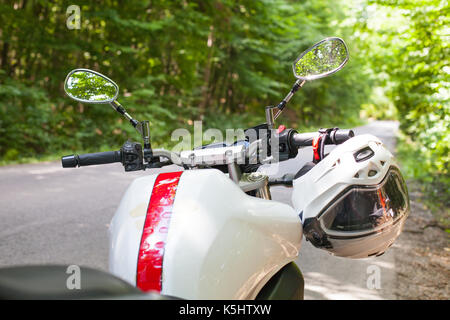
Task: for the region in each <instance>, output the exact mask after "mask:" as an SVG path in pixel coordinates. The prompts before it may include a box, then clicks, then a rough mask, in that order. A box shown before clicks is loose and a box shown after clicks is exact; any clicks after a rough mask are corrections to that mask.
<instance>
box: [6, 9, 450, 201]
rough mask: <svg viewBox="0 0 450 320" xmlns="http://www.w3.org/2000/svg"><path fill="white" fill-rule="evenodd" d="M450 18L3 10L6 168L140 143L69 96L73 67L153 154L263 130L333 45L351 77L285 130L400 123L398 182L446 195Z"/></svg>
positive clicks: (299, 103)
mask: <svg viewBox="0 0 450 320" xmlns="http://www.w3.org/2000/svg"><path fill="white" fill-rule="evenodd" d="M74 7H75V10H69V9H71V8H74ZM76 8H78V12H77V10H76ZM78 13H79V14H78ZM449 20H450V10H449V5H448V1H446V0H399V1H395V0H356V1H344V0H303V1H294V0H242V1H237V0H173V1H170V0H149V1H135V0H133V1H121V0H106V1H73V0H72V1H65V0H53V1H43V0H13V1H5V0H1V1H0V22H1V23H0V164H9V163H17V162H19V163H20V162H28V161H33V160H36V159H37V160H43V159H48V158H49V157H50V158H52V157H54V158H52V159H56V158H57V157H55V156H60V155H63V154H67V153H73V152H78V153H81V152H88V151H91V152H92V151H106V150H115V149H118V148H119V147H120V146H121V144H122V143H123V142H124V141H125V140H126V139H128V138H130V139H134V140H136V139H137V136H136V133H135V132H134V129H133V128H132V127H131V126H130V125H129V124H128V123H126V122H125V121H124V120H123V119H122V118H120V117H119V116H118V115H117V114H116V113H114V112H113V110H112V109H111V108H110V107H108V106H106V105H86V104H81V103H78V102H75V101H73V100H71V99H69V98H68V97H67V95H66V94H65V93H64V88H63V85H64V79H65V77H66V75H67V73H68V72H70V71H71V70H73V69H75V68H89V69H93V70H96V71H98V72H101V73H103V74H105V75H106V76H107V77H109V78H111V79H113V80H114V81H115V82H116V83H117V84H118V85H119V87H120V94H119V101H120V103H121V104H122V105H123V106H125V107H126V108H127V110H128V112H129V113H130V114H132V115H133V116H134V117H136V118H138V119H148V120H150V124H151V132H152V144H153V146H170V145H171V143H173V142H172V141H170V134H171V132H172V131H173V130H174V129H176V128H187V129H188V130H191V128H192V124H193V121H196V120H202V121H203V127H210V128H219V129H222V130H224V129H227V128H247V127H249V126H252V125H256V124H258V123H261V122H263V121H264V108H265V106H268V105H274V104H278V103H279V102H280V101H281V99H282V98H283V97H284V96H285V95H286V93H287V92H288V91H289V89H290V87H291V86H292V84H293V82H294V81H295V78H294V77H293V74H292V63H293V61H294V60H295V59H296V57H297V56H298V55H299V54H300V53H301V52H302V51H303V50H305V49H307V48H308V47H310V46H311V45H313V44H314V43H316V42H317V41H319V40H321V39H323V38H325V37H328V36H337V37H341V38H343V39H344V40H345V42H346V43H347V46H348V48H349V52H350V59H349V62H348V63H347V65H346V67H345V68H344V69H343V70H341V71H340V72H338V73H336V74H334V75H333V76H331V77H328V78H323V79H319V80H316V81H313V82H308V83H307V85H305V86H304V87H303V88H302V90H300V91H299V92H298V93H297V94H296V96H295V97H294V98H293V99H292V101H291V102H290V104H289V108H286V111H285V112H284V113H283V115H282V116H281V117H280V119H279V120H280V121H279V122H280V123H284V124H285V125H286V126H292V127H294V128H295V129H297V130H298V131H308V130H309V131H310V130H311V129H312V130H316V129H318V128H320V127H334V126H340V127H352V126H357V125H360V124H362V123H364V122H365V121H369V120H370V119H392V120H398V121H400V128H401V136H400V139H399V145H398V154H399V156H400V159H401V161H402V162H401V163H402V166H403V167H404V169H405V172H407V174H408V175H409V176H410V177H414V178H416V179H419V180H421V181H424V182H427V183H430V184H433V185H434V186H439V187H438V188H440V189H441V190H448V188H449V187H450V176H449V146H450V134H449V133H450V125H449V123H450V105H449V97H450V89H449V83H450V80H449V74H450V65H449V57H450V49H449V40H450V38H449V37H450V30H449V26H450V21H449ZM446 194H447V196H448V191H447V192H446ZM447 201H448V200H447Z"/></svg>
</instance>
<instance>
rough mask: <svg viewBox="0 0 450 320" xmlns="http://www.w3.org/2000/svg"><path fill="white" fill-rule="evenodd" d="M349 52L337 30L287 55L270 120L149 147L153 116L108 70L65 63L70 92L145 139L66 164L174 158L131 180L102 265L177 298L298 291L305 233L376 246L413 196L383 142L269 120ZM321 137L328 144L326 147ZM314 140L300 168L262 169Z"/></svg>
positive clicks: (380, 247)
mask: <svg viewBox="0 0 450 320" xmlns="http://www.w3.org/2000/svg"><path fill="white" fill-rule="evenodd" d="M348 59H349V54H348V50H347V46H346V44H345V42H344V41H343V40H342V39H340V38H336V37H330V38H326V39H324V40H322V41H320V42H318V43H316V44H315V45H313V46H312V47H311V48H309V49H308V50H306V51H305V52H303V53H302V54H301V55H300V56H299V57H298V58H297V59H296V60H295V62H294V63H293V73H294V76H295V77H296V78H297V80H296V82H295V83H294V85H293V87H292V89H291V90H290V92H289V93H288V94H287V96H286V97H285V98H284V99H283V100H282V101H281V102H280V103H279V104H278V105H276V106H269V107H266V109H265V115H266V123H263V124H261V125H259V126H256V127H253V128H249V129H247V130H245V139H243V140H238V141H236V142H234V143H232V144H226V143H214V144H210V145H205V146H202V147H200V148H194V149H193V150H183V151H179V152H175V151H170V150H164V149H154V148H152V147H151V142H150V140H151V139H150V125H149V121H139V120H136V119H134V118H133V117H132V116H131V115H130V114H129V113H128V112H127V111H126V109H125V108H124V107H123V106H122V105H121V104H120V103H119V102H118V101H117V97H118V93H119V87H118V85H117V84H116V83H114V81H112V80H111V79H109V78H108V77H106V76H104V75H102V74H100V73H98V72H95V71H92V70H89V69H75V70H73V71H71V72H70V73H69V74H68V75H67V78H66V80H65V84H64V88H65V91H66V93H67V94H68V96H69V97H71V98H72V99H75V100H76V101H80V102H84V103H89V104H109V105H110V106H111V107H112V108H113V109H114V110H115V111H117V112H118V113H119V114H121V115H122V116H123V117H125V119H127V121H129V122H130V123H131V125H132V126H133V127H134V128H135V129H136V130H137V131H138V133H139V134H140V136H141V137H142V140H143V145H142V144H141V143H138V142H131V141H127V142H125V144H124V145H123V146H122V148H121V149H120V150H118V151H109V152H100V153H90V154H82V155H68V156H64V157H62V159H61V160H62V166H63V167H64V168H75V167H82V166H88V165H100V164H109V163H116V162H119V163H121V164H122V165H123V166H124V169H125V171H126V172H129V171H137V170H142V171H144V170H146V169H149V168H161V167H164V166H167V165H173V164H174V165H177V166H180V170H178V171H174V172H165V173H156V174H149V175H144V176H142V177H140V178H137V179H135V180H134V181H133V182H132V183H131V185H130V186H129V188H128V190H127V191H126V193H125V195H124V196H123V198H122V200H121V202H120V205H119V207H118V209H117V211H116V213H115V215H114V217H113V219H112V221H111V224H110V229H109V239H110V256H109V270H110V272H111V273H112V274H114V275H116V276H117V277H119V278H121V279H123V280H125V281H126V282H128V283H130V284H132V285H134V286H136V287H138V288H140V289H141V290H143V291H150V292H157V293H160V294H163V295H168V296H173V297H178V298H183V299H303V290H304V279H303V276H302V273H301V271H300V270H299V268H298V267H297V266H296V265H295V262H294V260H295V259H296V257H297V256H298V254H299V251H300V248H301V242H302V237H303V235H305V238H306V240H307V241H310V242H311V243H312V244H313V245H314V246H316V247H317V248H320V249H323V250H327V251H328V252H330V253H331V254H333V255H336V256H341V257H348V258H366V257H370V256H378V255H380V254H382V253H384V252H385V250H386V249H387V248H388V247H389V246H391V245H392V243H393V242H394V241H395V239H396V238H397V237H398V235H399V234H400V232H401V230H402V227H403V224H404V222H405V219H406V217H407V216H408V213H409V198H408V192H407V188H406V185H405V183H404V179H403V177H402V175H401V173H400V171H399V168H398V165H397V164H396V163H395V160H394V157H393V156H392V154H391V153H390V152H389V151H388V150H387V149H386V148H385V146H384V145H383V143H382V142H381V141H380V140H379V139H378V138H376V137H375V136H373V135H360V136H355V135H354V133H353V131H352V130H343V129H339V128H328V129H320V130H319V131H318V132H311V133H307V132H306V133H305V132H304V133H298V132H297V131H296V130H294V129H291V128H285V127H284V126H280V127H278V128H275V120H276V119H277V118H278V117H279V115H280V114H281V112H282V111H283V110H284V108H285V107H286V105H287V103H288V102H289V100H290V99H291V98H292V97H293V95H294V94H295V93H296V92H297V91H298V90H299V89H300V88H301V87H302V86H303V85H304V84H305V83H306V82H307V81H311V80H315V79H319V78H323V77H327V76H329V75H332V74H333V73H335V72H337V71H339V70H340V69H342V68H343V67H344V65H345V64H346V63H347V61H348ZM325 145H336V147H335V148H334V149H333V150H332V151H331V152H329V153H328V154H325ZM311 146H312V147H313V161H311V162H309V163H307V164H306V165H305V166H304V167H302V168H301V169H300V171H298V172H296V173H289V174H286V175H284V176H282V177H281V178H274V177H269V176H268V175H267V174H265V173H264V172H261V171H258V169H259V168H260V167H261V166H262V165H264V164H269V163H274V162H275V163H279V162H282V161H286V160H288V159H293V158H295V157H296V156H297V154H298V152H299V150H301V149H302V148H304V147H311ZM276 185H282V186H285V187H289V188H292V190H293V191H292V203H293V207H291V206H289V205H287V204H284V203H281V202H278V201H274V200H272V199H271V194H270V188H271V187H272V186H276Z"/></svg>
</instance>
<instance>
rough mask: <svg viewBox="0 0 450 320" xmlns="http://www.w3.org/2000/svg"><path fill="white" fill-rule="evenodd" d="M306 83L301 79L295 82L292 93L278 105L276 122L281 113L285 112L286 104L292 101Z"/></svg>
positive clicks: (275, 116)
mask: <svg viewBox="0 0 450 320" xmlns="http://www.w3.org/2000/svg"><path fill="white" fill-rule="evenodd" d="M305 82H306V80H301V79H297V81H295V83H294V85H293V86H292V89H291V91H289V93H288V94H287V95H286V97H285V98H284V99H283V101H281V102H280V103H279V104H278V106H277V108H278V111H277V113H276V114H275V115H274V120H276V119H277V118H278V117H279V115H280V114H281V112H283V109H284V107H285V106H286V104H287V103H288V102H289V100H291V98H292V96H293V95H294V94H295V93H296V92H297V90H298V89H300V88H301V87H303V85H304V84H305Z"/></svg>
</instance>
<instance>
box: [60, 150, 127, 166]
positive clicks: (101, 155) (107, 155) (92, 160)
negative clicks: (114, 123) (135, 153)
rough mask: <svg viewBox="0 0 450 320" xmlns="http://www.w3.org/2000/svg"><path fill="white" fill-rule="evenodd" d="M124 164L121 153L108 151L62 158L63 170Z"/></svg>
mask: <svg viewBox="0 0 450 320" xmlns="http://www.w3.org/2000/svg"><path fill="white" fill-rule="evenodd" d="M114 162H122V156H121V153H120V151H106V152H96V153H86V154H81V155H77V154H72V155H68V156H64V157H62V158H61V163H62V166H63V168H75V167H84V166H91V165H96V164H107V163H114Z"/></svg>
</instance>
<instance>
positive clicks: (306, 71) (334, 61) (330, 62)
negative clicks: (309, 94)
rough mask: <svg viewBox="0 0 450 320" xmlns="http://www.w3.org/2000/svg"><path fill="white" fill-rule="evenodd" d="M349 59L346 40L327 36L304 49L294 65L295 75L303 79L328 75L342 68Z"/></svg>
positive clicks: (313, 78)
mask: <svg viewBox="0 0 450 320" xmlns="http://www.w3.org/2000/svg"><path fill="white" fill-rule="evenodd" d="M347 61H348V50H347V45H346V44H345V42H344V40H342V39H341V38H337V37H330V38H326V39H324V40H322V41H320V42H318V43H316V44H315V45H313V46H312V47H311V48H309V49H308V50H306V51H304V52H303V53H302V54H301V55H300V56H299V57H298V58H297V60H295V62H294V64H293V65H292V69H293V71H294V75H295V77H296V78H297V79H301V80H307V81H309V80H315V79H319V78H323V77H327V76H329V75H331V74H333V73H335V72H337V71H339V70H341V69H342V68H343V67H344V65H345V64H346V63H347Z"/></svg>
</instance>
